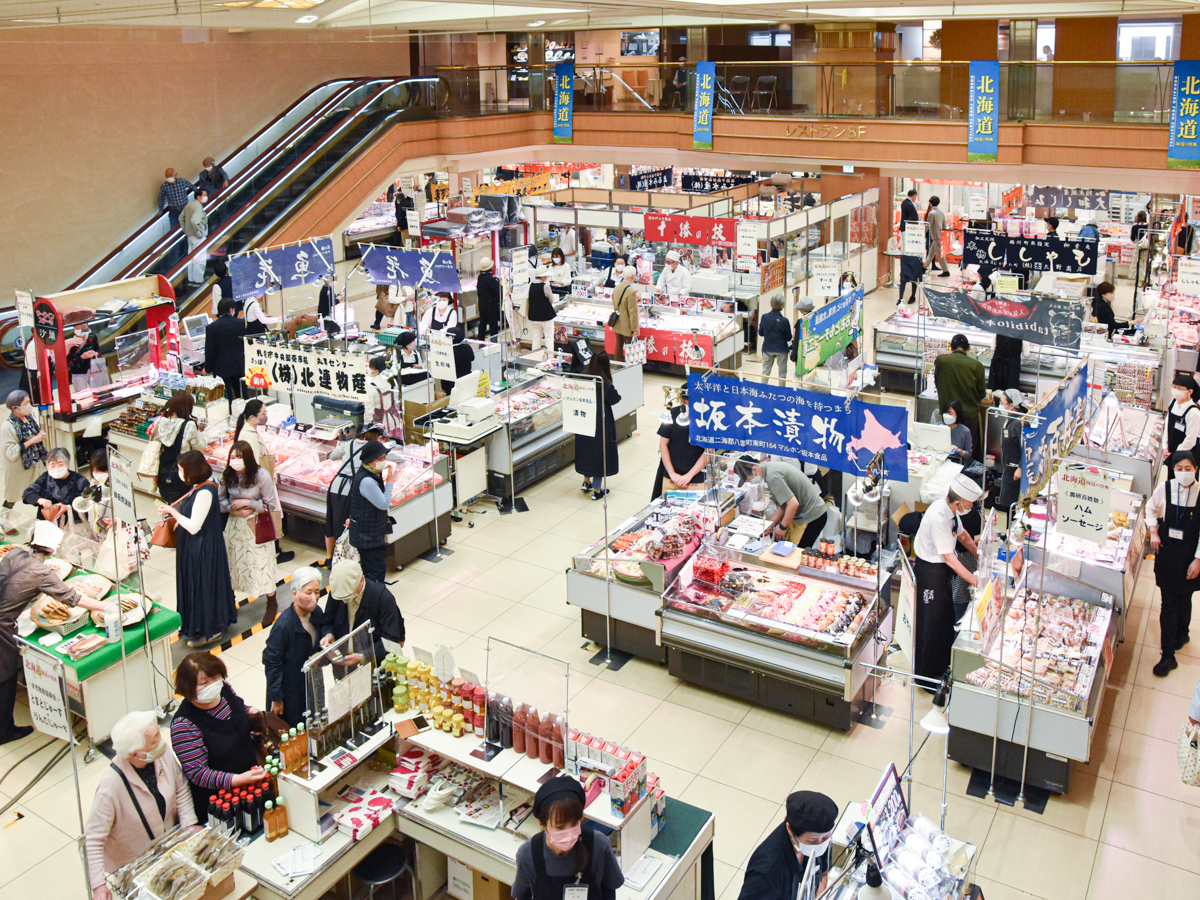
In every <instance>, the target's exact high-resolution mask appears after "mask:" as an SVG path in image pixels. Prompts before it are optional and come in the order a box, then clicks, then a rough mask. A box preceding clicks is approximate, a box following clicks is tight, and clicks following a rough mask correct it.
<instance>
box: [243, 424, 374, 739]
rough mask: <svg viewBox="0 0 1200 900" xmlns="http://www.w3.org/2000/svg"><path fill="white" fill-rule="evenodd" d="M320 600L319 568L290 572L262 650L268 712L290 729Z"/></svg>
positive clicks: (302, 703) (300, 716)
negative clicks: (288, 597)
mask: <svg viewBox="0 0 1200 900" xmlns="http://www.w3.org/2000/svg"><path fill="white" fill-rule="evenodd" d="M372 446H379V445H378V444H374V445H372ZM381 449H382V448H381ZM320 597H321V572H320V570H319V569H314V568H312V567H311V566H301V567H300V568H299V569H297V570H296V571H295V572H293V573H292V605H291V606H289V607H288V608H287V609H285V610H284V611H283V613H282V614H281V615H280V616H279V618H278V619H277V620H276V622H275V625H274V626H273V627H272V628H271V634H270V636H269V637H268V638H267V645H266V646H265V647H264V648H263V654H262V661H263V668H264V669H265V670H266V673H267V705H268V706H269V707H270V709H271V712H273V713H275V714H276V715H278V716H282V717H283V719H284V721H285V722H287V723H288V724H289V725H293V726H294V725H296V724H298V723H299V722H302V721H303V720H304V711H305V710H306V709H307V708H308V699H307V693H306V691H305V686H304V673H303V672H302V671H301V667H302V666H303V665H304V662H305V660H307V659H308V658H309V657H310V656H312V655H313V654H314V653H316V652H317V648H318V641H319V640H320V632H321V628H322V625H323V624H324V614H323V613H322V612H321V610H320V608H319V607H318V606H317V600H318V599H320Z"/></svg>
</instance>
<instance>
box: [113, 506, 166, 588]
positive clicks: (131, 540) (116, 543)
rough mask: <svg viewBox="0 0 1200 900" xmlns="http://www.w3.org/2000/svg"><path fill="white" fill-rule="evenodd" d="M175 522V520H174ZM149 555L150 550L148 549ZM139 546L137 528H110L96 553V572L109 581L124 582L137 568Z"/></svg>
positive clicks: (119, 526)
mask: <svg viewBox="0 0 1200 900" xmlns="http://www.w3.org/2000/svg"><path fill="white" fill-rule="evenodd" d="M172 521H173V520H172ZM146 552H147V553H148V552H149V548H147V551H146ZM137 562H138V544H137V536H136V532H135V527H134V526H132V525H118V526H116V527H114V528H110V529H109V531H108V534H106V535H105V536H104V539H103V540H102V541H101V542H100V547H99V549H98V550H97V551H96V572H97V573H99V574H100V575H103V576H104V577H105V578H107V579H108V580H109V581H124V580H125V579H126V578H128V577H129V576H130V575H132V574H133V571H134V569H136V568H137Z"/></svg>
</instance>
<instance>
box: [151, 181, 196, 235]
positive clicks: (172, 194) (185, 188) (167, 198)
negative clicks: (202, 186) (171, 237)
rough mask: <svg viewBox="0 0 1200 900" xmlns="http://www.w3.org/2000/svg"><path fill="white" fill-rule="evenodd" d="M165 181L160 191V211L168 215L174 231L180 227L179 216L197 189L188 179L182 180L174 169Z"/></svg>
mask: <svg viewBox="0 0 1200 900" xmlns="http://www.w3.org/2000/svg"><path fill="white" fill-rule="evenodd" d="M164 178H165V180H164V181H163V183H162V186H161V187H159V189H158V211H159V212H165V213H166V214H167V221H168V222H169V223H170V228H171V230H172V231H174V230H175V229H176V228H178V227H179V214H180V213H182V212H183V208H184V207H185V206H187V202H188V195H189V194H191V193H192V192H193V191H194V190H195V189H196V188H195V185H193V184H192V183H191V182H190V181H188V180H187V179H186V178H180V177H179V176H178V175H177V174H175V170H174V169H167V171H166V172H165V173H164Z"/></svg>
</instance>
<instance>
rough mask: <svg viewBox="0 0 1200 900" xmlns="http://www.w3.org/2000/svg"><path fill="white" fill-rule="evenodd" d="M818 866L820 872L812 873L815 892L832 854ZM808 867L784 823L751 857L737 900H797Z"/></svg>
mask: <svg viewBox="0 0 1200 900" xmlns="http://www.w3.org/2000/svg"><path fill="white" fill-rule="evenodd" d="M816 862H817V865H818V866H819V867H820V868H819V870H818V872H814V873H813V878H814V879H815V882H814V884H813V887H814V888H815V887H818V886H819V885H820V883H821V882H820V874H819V873H820V872H824V871H825V870H826V869H828V868H829V851H828V850H826V851H825V854H824V855H823V856H821V857H819V858H818V859H817V861H816ZM805 865H807V863H805ZM805 865H802V864H801V863H800V860H799V859H797V857H796V851H795V849H793V847H792V839H791V837H789V836H788V833H787V825H786V824H784V823H782V822H781V823H780V825H779V827H778V828H776V829H775V830H774V831H772V832H771V833H770V834H768V835H767V838H766V840H764V841H763V842H762V843H761V844H759V845H758V847H757V848H756V849H755V851H754V852H753V853H752V854H750V860H749V862H747V863H746V877H745V879H744V880H743V881H742V890H741V893H740V894H738V900H796V891H797V890H798V889H799V887H800V879H801V878H802V877H804V869H805ZM814 893H815V891H814Z"/></svg>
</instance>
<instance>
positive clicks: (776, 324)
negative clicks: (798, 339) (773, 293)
mask: <svg viewBox="0 0 1200 900" xmlns="http://www.w3.org/2000/svg"><path fill="white" fill-rule="evenodd" d="M758 337H759V340H761V341H762V352H763V353H787V352H788V347H789V345H790V344H791V343H792V325H791V323H790V322H789V321H788V320H787V319H785V318H784V316H783V313H781V312H779V311H778V310H774V309H773V310H771V311H770V312H769V313H767V314H766V315H765V316H763V317H762V319H761V320H760V321H759V323H758Z"/></svg>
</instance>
